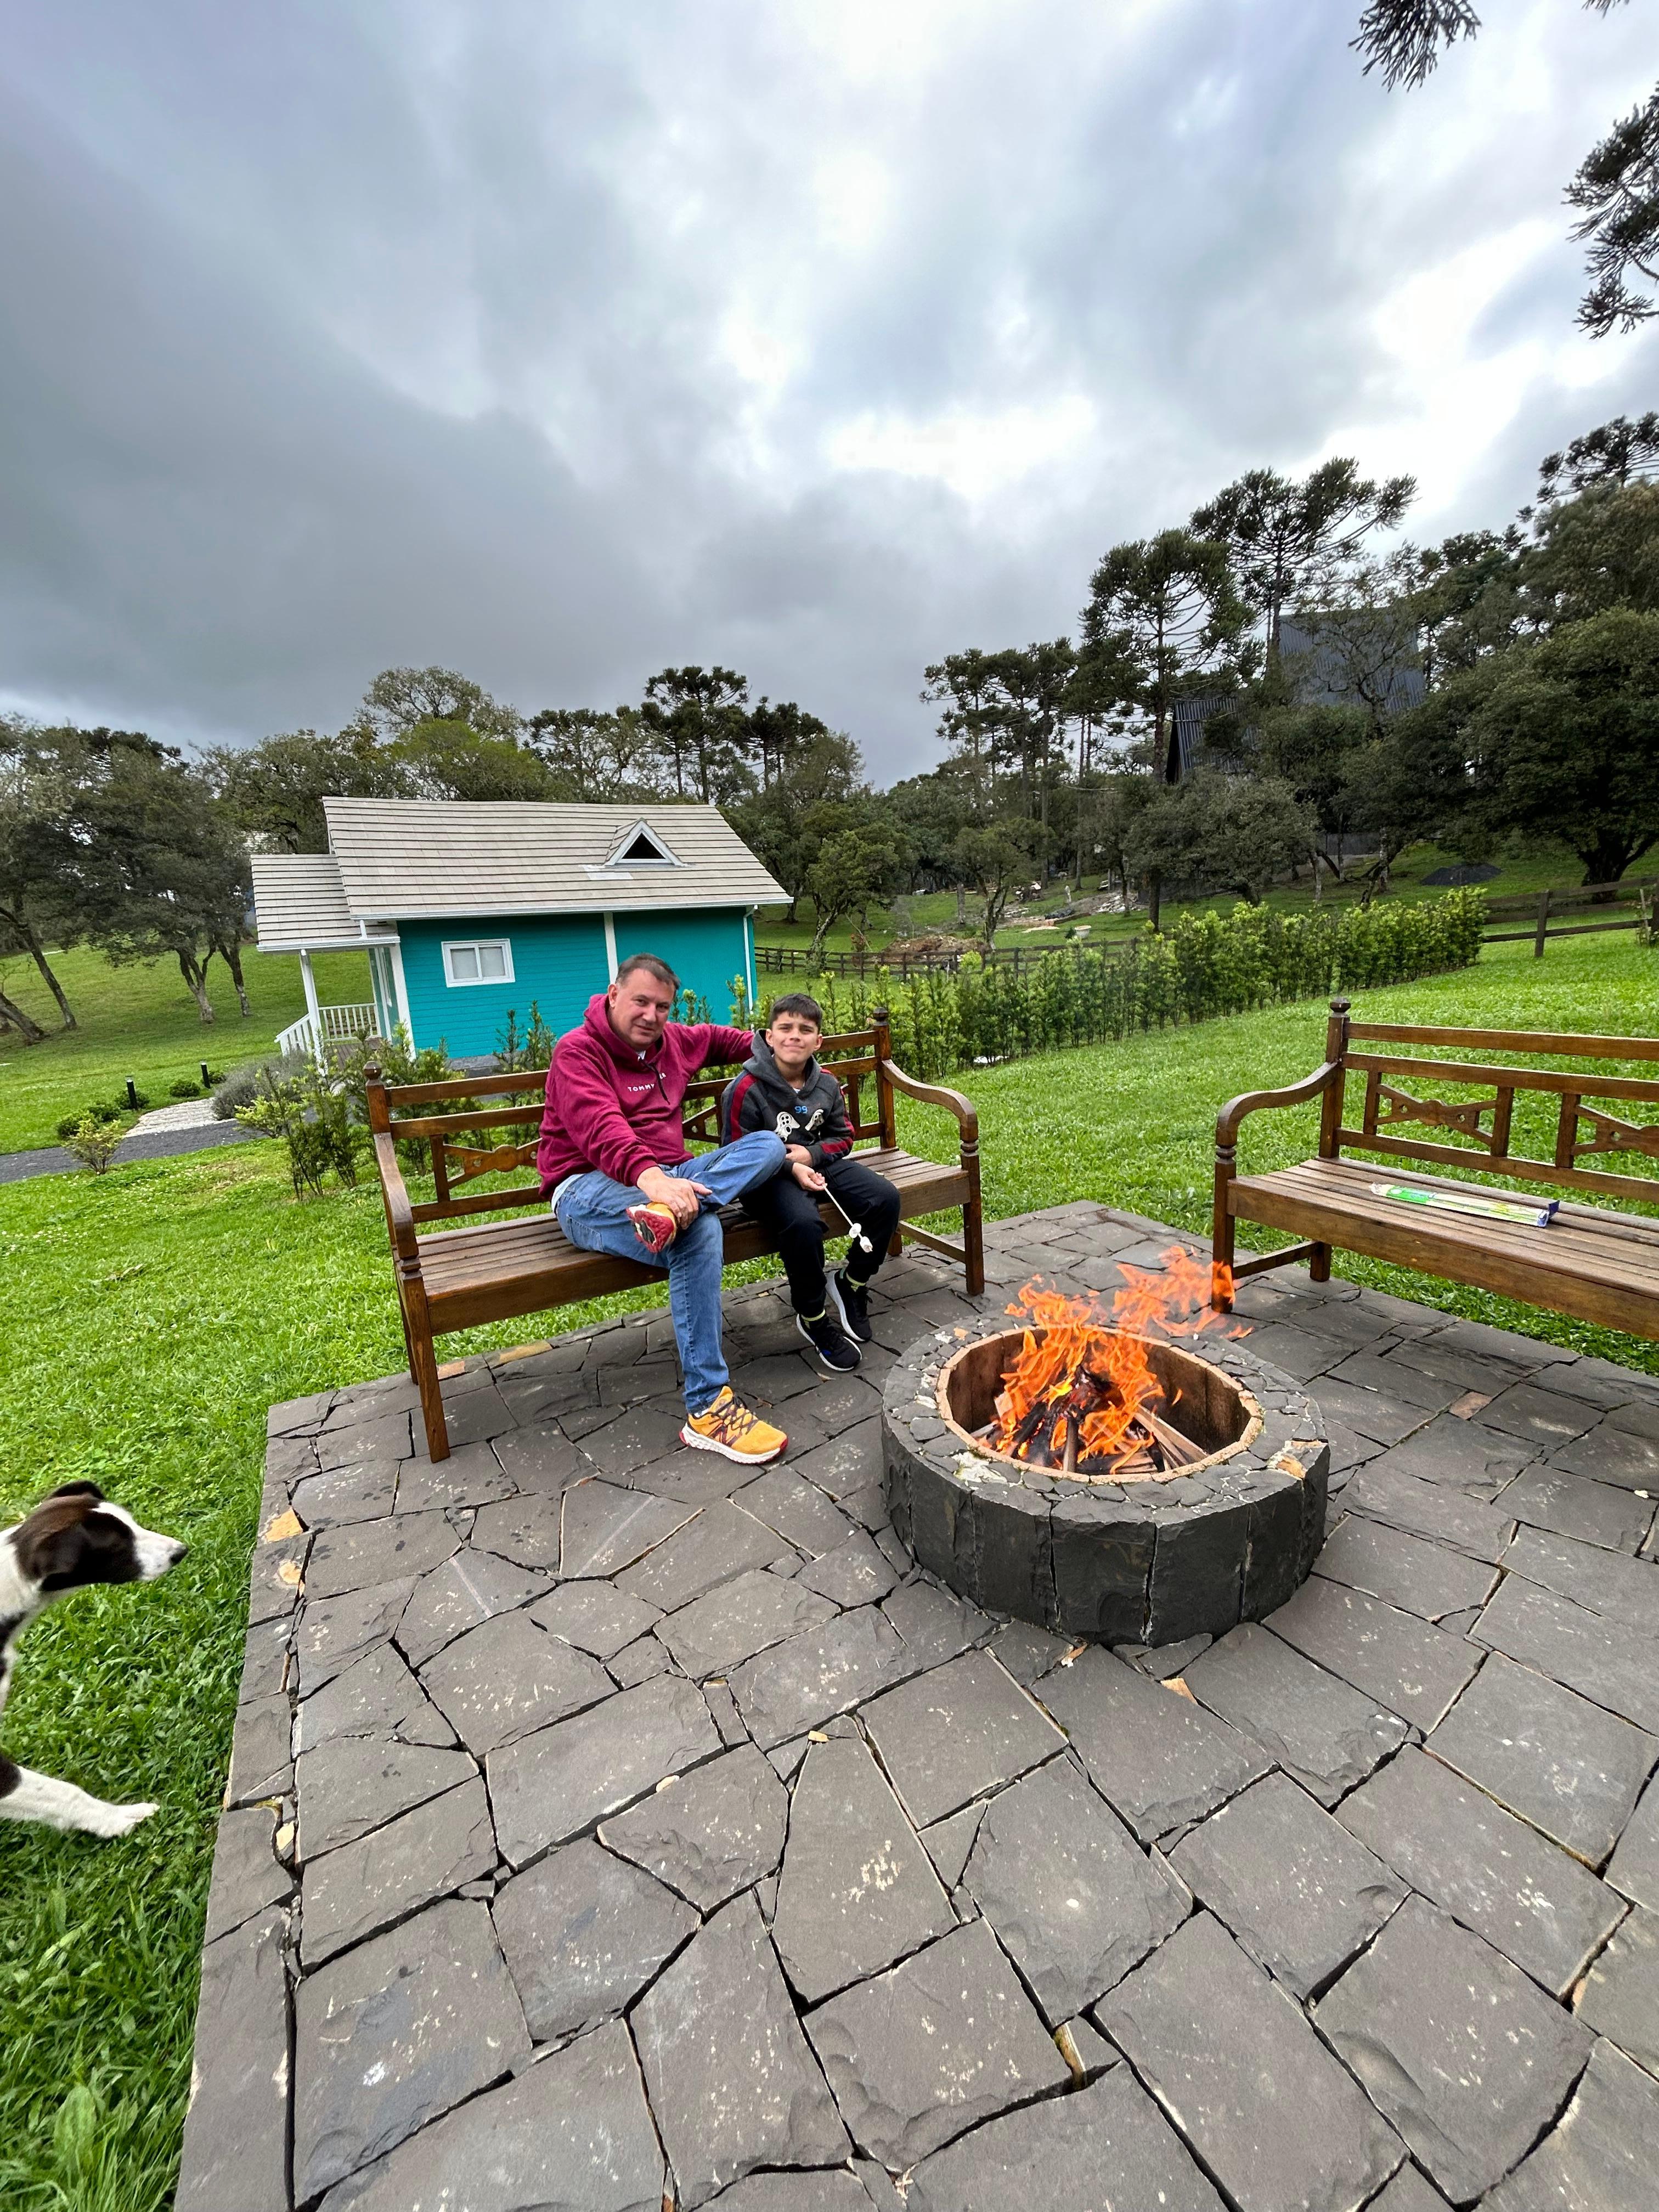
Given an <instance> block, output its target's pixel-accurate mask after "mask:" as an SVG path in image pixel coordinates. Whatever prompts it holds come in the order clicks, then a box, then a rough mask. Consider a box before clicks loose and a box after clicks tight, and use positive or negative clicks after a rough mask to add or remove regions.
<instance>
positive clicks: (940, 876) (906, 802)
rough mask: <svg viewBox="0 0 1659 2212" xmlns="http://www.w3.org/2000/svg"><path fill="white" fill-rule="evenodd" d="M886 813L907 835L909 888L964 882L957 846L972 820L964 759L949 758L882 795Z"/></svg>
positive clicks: (888, 789)
mask: <svg viewBox="0 0 1659 2212" xmlns="http://www.w3.org/2000/svg"><path fill="white" fill-rule="evenodd" d="M881 805H882V811H883V813H884V815H885V816H886V817H887V818H888V820H889V821H890V822H892V823H896V825H897V826H898V828H899V829H902V832H903V835H904V840H905V843H906V845H907V847H908V850H909V854H910V876H909V879H908V888H909V889H910V890H915V888H916V886H917V884H918V883H921V884H926V886H927V889H928V890H945V888H946V887H948V886H950V885H951V884H959V883H960V881H961V872H960V870H959V868H958V867H957V861H956V857H955V853H954V850H953V848H954V846H955V843H956V840H957V836H959V835H960V833H961V832H962V831H963V829H966V828H967V826H968V824H969V822H970V821H971V819H972V818H973V810H972V806H971V803H970V801H969V793H968V788H967V783H966V780H965V778H964V777H963V775H962V773H961V769H960V766H959V763H957V762H955V761H946V762H945V763H944V764H943V765H942V766H941V767H939V768H936V769H932V770H931V771H930V772H929V773H928V774H927V775H911V776H906V777H905V778H903V780H902V781H900V782H898V783H895V784H891V785H890V786H889V787H888V788H887V789H886V790H885V791H884V792H883V793H882V794H881Z"/></svg>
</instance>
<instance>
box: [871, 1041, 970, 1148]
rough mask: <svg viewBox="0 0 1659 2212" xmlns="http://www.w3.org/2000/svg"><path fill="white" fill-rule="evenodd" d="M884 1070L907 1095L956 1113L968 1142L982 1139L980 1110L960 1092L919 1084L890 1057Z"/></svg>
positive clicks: (884, 1064)
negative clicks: (980, 1137) (980, 1136)
mask: <svg viewBox="0 0 1659 2212" xmlns="http://www.w3.org/2000/svg"><path fill="white" fill-rule="evenodd" d="M881 1072H882V1073H883V1075H884V1076H885V1077H886V1079H887V1080H888V1082H889V1083H890V1084H891V1085H892V1086H893V1088H894V1090H895V1091H902V1092H903V1093H904V1096H905V1097H907V1098H917V1099H920V1100H921V1103H922V1104H923V1105H924V1106H942V1107H943V1108H944V1109H945V1112H946V1113H947V1114H951V1115H955V1117H956V1122H957V1128H958V1129H959V1130H960V1131H961V1132H962V1141H963V1144H964V1145H976V1144H977V1143H978V1142H979V1112H978V1109H977V1108H976V1107H975V1106H974V1105H973V1103H971V1101H969V1099H966V1098H964V1097H963V1095H962V1093H961V1091H947V1090H946V1089H945V1086H944V1085H942V1084H938V1083H918V1082H917V1080H916V1079H915V1076H914V1075H907V1074H906V1073H904V1070H903V1069H902V1067H899V1066H896V1065H895V1064H894V1062H893V1061H892V1060H883V1062H882V1063H881Z"/></svg>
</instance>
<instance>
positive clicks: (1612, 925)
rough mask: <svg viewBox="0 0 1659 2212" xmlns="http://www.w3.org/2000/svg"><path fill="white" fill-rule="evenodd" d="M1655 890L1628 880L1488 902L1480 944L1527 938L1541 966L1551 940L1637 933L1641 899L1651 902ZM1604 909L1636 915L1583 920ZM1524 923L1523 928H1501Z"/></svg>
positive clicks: (1658, 881)
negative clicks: (1610, 931)
mask: <svg viewBox="0 0 1659 2212" xmlns="http://www.w3.org/2000/svg"><path fill="white" fill-rule="evenodd" d="M1656 889H1659V878H1656V877H1653V876H1649V877H1647V878H1644V879H1642V880H1640V881H1637V882H1632V881H1631V880H1630V879H1629V878H1626V880H1625V881H1624V882H1622V883H1617V884H1551V886H1550V887H1549V889H1548V890H1542V891H1513V892H1505V893H1504V896H1502V897H1500V898H1489V899H1488V900H1487V902H1486V922H1487V927H1486V934H1485V937H1484V939H1483V940H1482V941H1483V942H1484V943H1486V944H1487V945H1519V944H1522V943H1523V942H1524V941H1525V939H1528V938H1530V939H1532V946H1533V956H1534V958H1535V959H1539V960H1541V959H1542V958H1543V957H1544V946H1545V945H1546V943H1547V940H1548V939H1550V938H1552V937H1589V936H1593V935H1595V933H1596V932H1597V931H1599V930H1604V929H1639V928H1640V927H1642V900H1643V897H1644V895H1645V896H1646V897H1647V898H1648V900H1649V901H1650V902H1651V901H1652V899H1653V896H1654V893H1655V891H1656ZM1608 907H1630V908H1634V909H1635V910H1634V911H1633V912H1632V913H1630V914H1627V915H1625V916H1624V917H1623V918H1622V919H1620V921H1584V920H1583V919H1582V918H1581V917H1582V916H1583V915H1587V914H1589V913H1591V912H1594V911H1601V910H1604V909H1605V908H1608ZM1523 918H1524V920H1525V921H1526V923H1527V927H1525V928H1522V929H1515V928H1506V927H1504V924H1505V923H1513V922H1516V921H1522V919H1523Z"/></svg>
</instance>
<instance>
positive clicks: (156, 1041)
mask: <svg viewBox="0 0 1659 2212" xmlns="http://www.w3.org/2000/svg"><path fill="white" fill-rule="evenodd" d="M315 966H316V970H317V992H318V996H319V998H320V999H322V1000H324V1001H325V1002H336V1003H345V1004H362V1003H365V1002H367V1000H368V997H369V995H370V993H369V981H368V955H367V953H362V952H319V954H318V955H317V957H316V962H315ZM52 967H53V969H54V970H55V971H56V973H57V975H58V979H59V981H61V982H62V984H63V986H64V992H65V993H66V994H67V996H68V998H69V1002H70V1006H73V1007H74V1009H75V1013H76V1020H77V1022H78V1023H79V1024H80V1026H79V1027H78V1028H76V1029H73V1030H64V1029H60V1028H59V1027H58V1009H57V1007H56V1006H55V1005H54V1004H53V1002H52V996H51V994H50V993H49V992H48V991H47V989H46V986H45V985H44V984H43V983H42V982H41V981H40V976H39V975H38V974H37V972H36V970H35V969H34V967H33V963H31V962H29V961H27V960H19V959H15V960H8V961H5V962H3V963H0V987H3V989H4V990H5V992H6V994H7V995H8V996H9V997H10V998H13V999H15V1000H16V1001H17V1003H18V1004H19V1005H20V1006H22V1007H23V1009H24V1010H25V1012H27V1013H30V1014H32V1015H33V1017H34V1018H35V1020H36V1021H38V1022H39V1023H40V1025H41V1027H42V1028H43V1029H44V1030H46V1032H47V1035H46V1042H45V1043H44V1044H34V1045H26V1044H25V1043H24V1042H22V1040H21V1038H20V1037H19V1036H17V1035H16V1034H15V1032H14V1031H11V1030H8V1031H6V1032H5V1034H4V1035H3V1036H0V1152H21V1151H24V1150H26V1149H27V1148H28V1147H29V1146H34V1145H51V1144H55V1143H56V1142H57V1138H56V1136H55V1134H54V1130H55V1128H56V1126H57V1124H58V1122H59V1121H61V1120H62V1119H63V1117H64V1115H66V1114H70V1113H72V1112H74V1111H76V1109H78V1108H80V1107H82V1106H84V1105H87V1104H88V1103H90V1102H91V1101H92V1100H94V1099H101V1098H118V1097H121V1096H122V1095H123V1092H124V1089H125V1083H126V1079H127V1078H128V1076H129V1075H131V1077H132V1078H133V1079H134V1080H135V1082H136V1083H137V1085H138V1088H139V1090H140V1091H143V1092H144V1093H145V1094H146V1095H147V1096H148V1097H149V1103H150V1104H151V1105H152V1106H166V1105H167V1104H169V1103H171V1102H170V1101H169V1099H168V1097H167V1086H168V1085H169V1084H171V1083H173V1082H174V1081H175V1080H177V1079H179V1078H180V1077H184V1076H190V1077H192V1078H194V1079H197V1080H198V1081H199V1080H200V1076H201V1065H200V1064H201V1062H202V1061H203V1060H207V1062H208V1063H209V1065H210V1066H211V1067H213V1068H215V1069H218V1068H229V1067H234V1066H237V1065H238V1064H239V1063H240V1062H241V1061H242V1060H252V1059H254V1058H256V1057H257V1056H258V1054H261V1053H265V1052H269V1051H270V1047H271V1044H272V1042H273V1041H274V1039H275V1037H276V1032H277V1031H278V1030H284V1029H286V1028H287V1027H288V1025H289V1023H290V1022H292V1021H296V1020H297V1019H298V1018H299V1017H300V1016H301V1014H302V1013H304V1012H305V994H304V991H303V988H302V987H301V981H300V961H299V956H298V955H297V954H277V955H271V954H265V953H261V952H259V951H256V950H255V948H254V947H253V946H252V945H249V946H248V947H247V949H246V952H245V954H244V956H243V960H242V972H243V975H245V977H246V981H247V994H248V1001H249V1004H250V1006H251V1007H252V1012H251V1013H249V1014H248V1016H247V1017H246V1019H245V1018H243V1016H242V1015H241V1014H240V1013H239V1012H237V1007H236V994H235V992H234V990H233V989H232V987H231V981H230V975H229V971H228V969H224V968H222V966H221V965H220V964H219V963H218V962H214V963H213V964H212V966H211V968H210V970H209V981H208V995H209V997H210V999H211V1000H212V1002H213V1005H214V1006H215V1008H216V1012H217V1016H218V1018H217V1019H216V1021H212V1022H204V1021H203V1020H202V1018H201V1017H200V1016H199V1015H198V1014H197V1011H196V1001H195V1000H194V999H192V998H191V995H190V994H189V992H188V991H187V990H186V989H185V986H184V982H183V980H182V978H181V977H180V975H179V969H178V967H177V964H176V963H174V962H173V961H168V960H148V961H140V962H137V963H134V964H133V965H132V966H131V967H125V968H112V967H111V965H110V963H109V962H108V961H107V960H106V959H105V958H104V957H103V956H102V954H101V953H97V952H88V951H74V952H59V953H55V954H53V956H52Z"/></svg>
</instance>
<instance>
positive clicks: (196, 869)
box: [65, 731, 252, 1022]
mask: <svg viewBox="0 0 1659 2212" xmlns="http://www.w3.org/2000/svg"><path fill="white" fill-rule="evenodd" d="M81 735H82V744H83V748H84V759H83V769H82V775H81V777H80V779H79V781H78V782H77V785H76V789H75V791H74V793H72V795H71V798H70V817H69V829H70V836H69V840H68V843H67V845H66V848H65V849H66V853H67V854H68V855H69V858H68V861H67V866H66V882H65V894H66V896H68V897H69V898H70V900H71V901H72V902H73V904H74V907H75V910H76V914H77V915H78V917H79V919H80V921H81V925H82V930H83V932H84V933H85V935H86V936H87V937H88V939H90V941H91V942H92V943H93V944H94V945H98V946H99V947H100V950H101V951H104V952H105V953H106V956H107V957H109V958H110V959H111V960H112V961H113V962H115V963H117V964H120V963H123V962H125V961H129V960H150V959H155V958H156V957H158V956H160V955H161V954H164V953H170V954H172V955H173V957H174V958H175V959H176V960H177V962H178V963H179V974H180V975H182V976H183V977H184V979H185V985H186V986H187V987H188V988H189V991H190V993H191V997H192V998H193V999H194V1000H195V1001H196V1005H197V1011H198V1012H199V1013H200V1015H201V1018H202V1019H203V1020H204V1022H210V1021H211V1020H212V1019H213V1018H214V1012H213V1004H212V1001H211V1000H210V998H209V997H208V992H207V971H208V966H209V963H210V961H211V960H212V958H213V956H214V954H215V953H217V954H218V955H219V956H220V957H221V958H222V960H223V961H224V962H225V963H226V965H227V966H228V968H229V969H230V971H231V975H232V977H233V979H234V981H235V982H236V986H237V996H238V998H239V1000H240V1002H241V1007H242V1012H244V1013H245V1014H246V1012H247V1011H248V1006H247V999H246V992H245V991H244V989H243V987H242V983H241V952H240V940H241V933H242V928H243V923H244V917H245V915H246V910H247V904H248V900H249V898H250V896H251V895H252V885H251V882H250V872H249V868H248V860H247V853H246V848H245V846H244V845H243V843H242V841H241V839H240V836H238V835H237V834H236V831H235V829H234V827H233V825H232V824H231V823H230V822H229V821H228V819H227V817H226V816H225V815H224V813H223V812H222V811H221V809H220V808H219V806H218V805H217V804H216V801H215V799H214V796H213V792H212V787H211V785H210V781H209V779H208V778H207V776H206V775H204V773H203V772H202V770H201V769H198V768H195V767H191V766H189V765H186V764H185V763H184V762H183V761H181V760H180V758H179V754H178V752H177V750H175V749H173V748H172V747H169V746H165V745H160V744H156V743H155V740H154V739H153V738H145V737H143V736H141V735H139V734H138V733H137V732H129V731H94V732H82V733H81Z"/></svg>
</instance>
